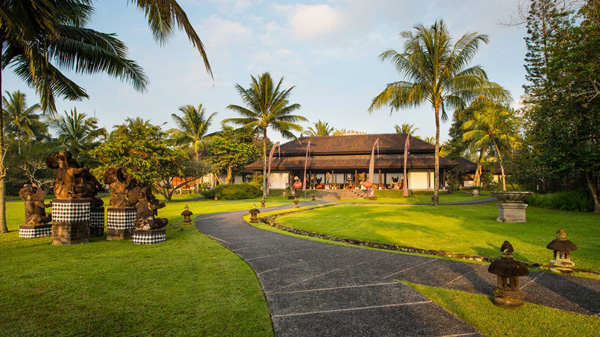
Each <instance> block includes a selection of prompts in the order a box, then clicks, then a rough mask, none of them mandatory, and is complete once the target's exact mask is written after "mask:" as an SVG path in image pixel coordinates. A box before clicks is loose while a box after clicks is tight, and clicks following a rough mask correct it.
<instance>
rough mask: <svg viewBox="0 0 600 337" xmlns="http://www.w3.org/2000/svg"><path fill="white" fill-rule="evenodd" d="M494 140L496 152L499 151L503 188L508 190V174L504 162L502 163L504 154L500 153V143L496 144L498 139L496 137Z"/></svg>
mask: <svg viewBox="0 0 600 337" xmlns="http://www.w3.org/2000/svg"><path fill="white" fill-rule="evenodd" d="M492 142H493V143H494V147H495V148H496V152H498V160H499V161H500V172H501V173H502V190H503V191H506V175H505V174H504V164H503V163H502V154H500V149H499V148H498V144H496V140H495V139H494V138H492Z"/></svg>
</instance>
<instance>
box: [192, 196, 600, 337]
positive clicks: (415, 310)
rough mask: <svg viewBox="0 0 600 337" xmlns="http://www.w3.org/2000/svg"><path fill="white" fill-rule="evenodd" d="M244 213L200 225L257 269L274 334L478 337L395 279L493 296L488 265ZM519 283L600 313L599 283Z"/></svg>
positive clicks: (553, 301)
mask: <svg viewBox="0 0 600 337" xmlns="http://www.w3.org/2000/svg"><path fill="white" fill-rule="evenodd" d="M309 204H313V203H303V204H302V206H306V205H309ZM283 208H289V206H286V207H274V208H269V211H271V210H276V209H283ZM245 214H247V211H237V212H228V213H217V214H207V215H201V216H198V217H197V218H196V220H195V221H196V227H197V229H198V230H199V231H200V232H202V233H205V234H207V235H210V236H211V237H213V238H214V239H215V240H217V241H218V242H219V243H221V244H222V245H223V246H225V247H227V248H229V249H230V250H232V251H233V252H235V253H236V254H237V255H239V256H240V257H242V258H243V259H244V260H246V261H247V262H248V263H249V264H250V265H251V266H252V268H253V269H254V270H255V272H256V273H257V275H258V278H259V280H260V282H261V285H262V287H263V289H264V291H265V295H266V297H267V301H268V303H269V307H270V309H271V315H272V320H273V327H274V330H275V334H276V336H478V335H479V333H478V332H476V331H475V330H474V329H473V328H471V327H470V326H468V325H467V324H465V323H464V322H462V321H461V320H459V319H458V318H456V317H455V316H454V315H452V314H450V313H448V312H446V311H445V310H443V309H442V308H440V307H439V306H438V305H436V304H435V303H433V302H431V301H430V300H429V299H427V298H426V297H424V296H422V295H421V294H419V293H418V292H416V291H414V290H412V288H410V287H408V286H406V285H405V284H402V283H399V282H397V281H398V280H406V281H409V282H413V283H418V284H424V285H428V286H435V287H444V288H449V289H457V290H463V291H469V292H475V293H482V294H491V293H492V291H493V288H494V286H495V282H496V277H495V276H494V275H491V274H489V273H488V272H487V265H480V264H473V263H466V262H460V261H452V260H443V259H436V258H432V257H425V256H413V255H406V254H398V253H392V252H383V251H375V250H368V249H362V248H355V247H346V246H340V245H333V244H328V243H321V242H316V241H310V240H306V239H302V238H296V237H292V236H288V235H283V234H279V233H274V232H269V231H264V230H261V229H258V228H256V227H253V226H250V225H249V224H247V223H246V222H245V221H244V220H243V219H242V216H243V215H245ZM521 284H522V285H523V290H524V292H525V293H526V294H527V297H526V301H529V302H533V303H537V304H542V305H547V306H551V307H555V308H559V309H563V310H568V311H573V312H577V313H582V314H587V315H597V314H598V313H600V281H597V280H589V279H583V278H575V277H565V276H560V275H554V274H549V273H542V272H534V271H532V272H531V274H530V275H529V276H528V277H525V278H522V280H521ZM490 305H491V304H490Z"/></svg>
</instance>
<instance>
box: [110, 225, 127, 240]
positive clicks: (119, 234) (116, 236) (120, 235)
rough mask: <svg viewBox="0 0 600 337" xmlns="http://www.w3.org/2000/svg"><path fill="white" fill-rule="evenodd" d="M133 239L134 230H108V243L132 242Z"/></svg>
mask: <svg viewBox="0 0 600 337" xmlns="http://www.w3.org/2000/svg"><path fill="white" fill-rule="evenodd" d="M132 237H133V229H114V228H107V229H106V240H108V241H120V240H131V238H132Z"/></svg>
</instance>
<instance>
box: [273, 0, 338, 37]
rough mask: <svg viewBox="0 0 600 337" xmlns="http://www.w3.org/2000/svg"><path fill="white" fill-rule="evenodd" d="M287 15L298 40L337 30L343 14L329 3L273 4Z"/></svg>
mask: <svg viewBox="0 0 600 337" xmlns="http://www.w3.org/2000/svg"><path fill="white" fill-rule="evenodd" d="M273 8H274V9H275V10H277V11H280V12H282V13H285V14H287V15H288V17H289V25H290V28H291V29H292V31H293V34H294V36H295V37H296V38H297V39H299V40H308V39H312V38H316V37H321V36H324V35H328V34H330V33H333V32H336V31H338V30H339V29H340V28H342V26H343V21H344V16H343V14H342V13H341V12H340V11H339V10H338V9H335V8H333V7H331V6H329V5H273Z"/></svg>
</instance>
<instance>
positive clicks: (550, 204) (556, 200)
mask: <svg viewBox="0 0 600 337" xmlns="http://www.w3.org/2000/svg"><path fill="white" fill-rule="evenodd" d="M527 203H528V204H529V205H531V206H537V207H542V208H550V209H558V210H561V211H577V212H592V211H593V210H594V202H593V201H592V200H591V199H590V198H589V197H588V196H587V194H586V193H583V192H579V191H570V192H558V193H548V194H534V195H532V196H530V197H529V198H527Z"/></svg>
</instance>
